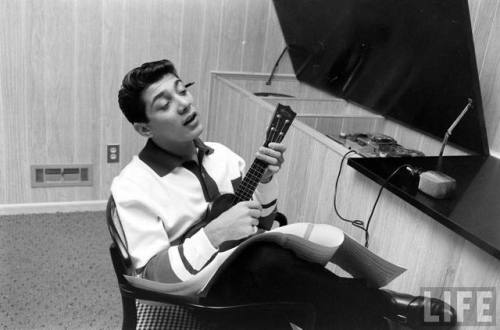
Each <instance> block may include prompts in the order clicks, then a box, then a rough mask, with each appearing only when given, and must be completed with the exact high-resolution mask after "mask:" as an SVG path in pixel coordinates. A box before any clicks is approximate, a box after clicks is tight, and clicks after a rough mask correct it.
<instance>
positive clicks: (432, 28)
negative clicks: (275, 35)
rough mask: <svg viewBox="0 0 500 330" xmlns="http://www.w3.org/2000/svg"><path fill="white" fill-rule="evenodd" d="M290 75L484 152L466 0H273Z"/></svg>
mask: <svg viewBox="0 0 500 330" xmlns="http://www.w3.org/2000/svg"><path fill="white" fill-rule="evenodd" d="M274 5H275V8H276V11H277V14H278V17H279V21H280V24H281V28H282V30H283V34H284V37H285V41H286V43H287V45H288V47H289V49H288V51H289V54H290V57H291V59H292V64H293V67H294V71H295V74H296V76H297V78H298V79H299V80H301V81H303V82H306V83H308V84H310V85H312V86H315V87H318V88H320V89H323V90H326V91H328V92H330V93H332V94H333V95H335V96H338V97H341V98H344V99H346V100H348V101H350V102H353V103H356V104H358V105H360V106H362V107H364V108H366V109H368V110H371V111H374V112H376V113H380V114H382V115H384V116H386V117H389V118H392V119H394V120H396V121H398V122H400V123H402V124H404V125H406V126H409V127H411V128H414V129H417V130H419V131H422V132H424V133H427V134H429V135H431V136H434V137H436V138H438V139H442V138H443V136H444V134H445V132H446V130H447V129H448V127H449V126H450V125H451V124H452V123H453V122H454V120H455V119H456V117H457V116H458V115H459V114H460V112H461V111H462V110H463V108H464V107H465V106H466V104H467V101H468V99H469V98H471V99H472V100H473V105H474V106H473V108H471V110H469V112H468V113H467V114H466V115H465V117H464V118H463V119H462V121H461V122H460V124H459V125H458V126H457V127H456V128H455V130H454V131H453V135H452V136H451V138H450V140H449V141H450V142H452V143H454V144H456V145H458V146H461V147H463V148H465V149H467V150H469V151H473V152H477V153H480V154H487V153H488V146H487V140H486V132H485V128H484V119H483V113H482V103H481V94H480V90H479V80H478V74H477V67H476V61H475V53H474V46H473V41H472V33H471V27H470V17H469V10H468V5H467V2H466V1H465V0H307V1H306V0H302V1H301V0H274Z"/></svg>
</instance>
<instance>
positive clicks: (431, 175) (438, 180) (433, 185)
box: [418, 99, 472, 199]
mask: <svg viewBox="0 0 500 330" xmlns="http://www.w3.org/2000/svg"><path fill="white" fill-rule="evenodd" d="M471 107H472V99H469V100H468V102H467V105H466V106H465V108H464V109H463V110H462V112H461V113H460V114H459V115H458V117H457V119H455V121H454V122H453V124H451V126H450V128H448V130H447V131H446V133H445V135H444V138H443V143H442V145H441V150H440V152H439V158H438V162H437V165H436V169H435V170H430V171H425V172H423V173H421V174H420V181H419V183H418V189H419V190H420V191H422V192H423V193H425V194H427V195H429V196H432V197H434V198H438V199H443V198H447V197H450V196H451V195H452V194H453V192H454V191H455V188H456V186H457V182H456V180H455V179H454V178H452V177H450V176H448V175H446V174H444V173H443V172H441V171H442V168H441V167H442V161H443V153H444V148H445V147H446V143H447V142H448V138H449V137H450V136H451V134H452V132H453V129H454V128H455V127H456V126H457V125H458V123H459V122H460V120H461V119H462V118H463V117H464V115H465V113H466V112H467V111H468V110H469V109H470V108H471Z"/></svg>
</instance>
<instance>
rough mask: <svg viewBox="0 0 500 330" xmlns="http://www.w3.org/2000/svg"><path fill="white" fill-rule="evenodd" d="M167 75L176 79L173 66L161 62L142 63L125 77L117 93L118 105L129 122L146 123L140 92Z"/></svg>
mask: <svg viewBox="0 0 500 330" xmlns="http://www.w3.org/2000/svg"><path fill="white" fill-rule="evenodd" d="M169 73H170V74H173V75H175V76H176V77H178V75H177V70H176V69H175V66H174V64H173V63H172V62H170V61H169V60H161V61H155V62H148V63H144V64H143V65H141V66H140V67H137V68H135V69H132V70H130V71H129V72H128V73H127V74H126V75H125V77H124V78H123V81H122V86H121V88H120V91H119V92H118V104H119V105H120V109H121V110H122V112H123V114H124V115H125V117H126V118H127V120H128V121H129V122H131V123H132V124H133V123H147V122H148V118H147V116H146V107H145V104H144V101H143V100H142V92H143V91H144V90H145V89H146V88H148V87H149V86H150V85H151V84H153V83H155V82H157V81H158V80H160V79H161V78H163V77H164V76H165V75H167V74H169Z"/></svg>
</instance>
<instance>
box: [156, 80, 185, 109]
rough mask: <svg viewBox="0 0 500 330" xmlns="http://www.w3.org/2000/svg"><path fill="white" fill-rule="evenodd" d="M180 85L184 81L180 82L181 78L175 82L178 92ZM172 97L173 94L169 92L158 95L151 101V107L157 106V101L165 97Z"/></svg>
mask: <svg viewBox="0 0 500 330" xmlns="http://www.w3.org/2000/svg"><path fill="white" fill-rule="evenodd" d="M179 84H182V80H180V79H179V78H177V79H176V80H175V82H174V88H175V89H176V90H177V88H178V86H179ZM170 96H171V94H170V93H169V92H168V91H163V92H161V93H159V94H157V95H156V96H155V97H153V100H152V101H151V105H153V104H155V102H156V100H157V99H159V98H161V97H165V98H167V99H168V98H169V97H170Z"/></svg>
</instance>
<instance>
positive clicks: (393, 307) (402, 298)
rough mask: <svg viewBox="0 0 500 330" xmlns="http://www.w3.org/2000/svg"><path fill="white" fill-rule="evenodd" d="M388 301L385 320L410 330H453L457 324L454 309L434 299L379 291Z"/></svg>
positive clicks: (384, 290)
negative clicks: (410, 329) (433, 329)
mask: <svg viewBox="0 0 500 330" xmlns="http://www.w3.org/2000/svg"><path fill="white" fill-rule="evenodd" d="M380 291H381V292H382V293H383V294H384V295H385V296H386V297H387V298H388V299H389V311H388V315H387V318H389V319H390V320H393V321H397V322H398V323H401V324H404V325H406V326H409V327H410V328H412V329H432V328H434V327H436V328H437V329H441V330H444V329H453V328H454V326H455V325H456V324H457V314H456V311H455V309H454V308H453V307H452V306H450V305H448V304H447V303H445V302H444V301H442V300H440V299H436V298H428V297H423V296H413V295H410V294H405V293H398V292H395V291H391V290H386V289H383V290H380Z"/></svg>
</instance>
